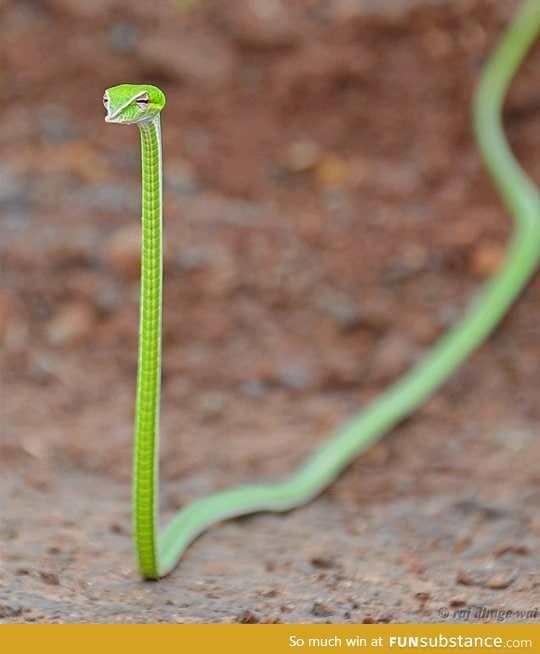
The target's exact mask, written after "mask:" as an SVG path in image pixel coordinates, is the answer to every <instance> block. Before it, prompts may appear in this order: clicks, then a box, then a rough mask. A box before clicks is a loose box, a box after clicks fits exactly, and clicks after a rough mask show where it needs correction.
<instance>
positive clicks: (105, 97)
mask: <svg viewBox="0 0 540 654" xmlns="http://www.w3.org/2000/svg"><path fill="white" fill-rule="evenodd" d="M108 102H109V98H108V97H107V94H106V93H105V95H104V96H103V104H104V105H105V106H107V103H108Z"/></svg>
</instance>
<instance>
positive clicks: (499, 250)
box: [469, 243, 506, 278]
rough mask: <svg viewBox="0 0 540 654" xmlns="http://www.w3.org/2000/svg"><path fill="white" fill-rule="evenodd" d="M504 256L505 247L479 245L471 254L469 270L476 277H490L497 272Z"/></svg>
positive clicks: (496, 244)
mask: <svg viewBox="0 0 540 654" xmlns="http://www.w3.org/2000/svg"><path fill="white" fill-rule="evenodd" d="M505 256H506V246H504V245H501V244H499V243H481V244H480V245H479V246H478V247H477V248H476V249H475V250H474V252H473V254H472V257H471V260H470V263H469V269H470V271H471V272H472V273H473V274H474V275H476V276H477V277H481V278H484V277H491V275H493V274H494V273H496V272H497V270H499V268H500V267H501V265H502V263H503V261H504V259H505Z"/></svg>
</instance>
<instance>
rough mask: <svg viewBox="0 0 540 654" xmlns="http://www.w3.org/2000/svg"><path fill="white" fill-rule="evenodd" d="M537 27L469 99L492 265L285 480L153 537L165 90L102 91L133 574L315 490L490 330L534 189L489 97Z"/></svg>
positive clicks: (520, 264)
mask: <svg viewBox="0 0 540 654" xmlns="http://www.w3.org/2000/svg"><path fill="white" fill-rule="evenodd" d="M539 32H540V3H539V2H538V0H527V1H526V2H525V3H524V5H523V8H522V10H521V12H520V13H519V14H518V16H517V17H516V19H515V21H514V23H513V24H512V26H511V27H510V28H509V29H508V32H507V33H506V35H505V36H504V38H503V40H502V42H501V44H500V46H499V48H498V49H497V51H496V52H495V54H494V55H493V57H492V59H491V61H490V62H489V64H488V66H487V68H486V71H485V74H484V76H483V79H482V81H481V84H480V86H479V89H478V92H477V95H476V98H475V107H474V126H475V134H476V138H477V142H478V146H479V148H480V151H481V152H482V154H483V156H484V160H485V162H486V165H487V167H488V169H489V170H490V173H491V175H492V177H493V179H494V181H495V183H496V184H497V186H498V188H499V190H500V192H501V194H502V196H503V198H504V200H505V202H506V204H507V206H508V208H509V209H510V211H511V212H512V214H513V216H514V222H515V228H514V232H513V236H512V239H511V242H510V245H509V248H508V253H507V257H506V260H505V262H504V265H503V267H502V268H501V269H500V271H499V272H498V273H497V274H496V275H495V276H494V277H493V278H492V279H491V280H490V281H489V282H488V283H487V284H486V286H485V287H484V289H483V291H482V293H481V294H480V295H479V296H478V297H477V298H476V300H475V301H474V302H473V303H472V305H471V307H470V308H469V310H468V312H467V313H466V314H465V316H464V317H463V318H462V320H461V321H460V322H459V323H458V324H457V325H456V326H455V327H454V328H453V329H452V330H451V331H450V332H448V333H447V334H446V335H445V336H444V337H443V338H442V339H441V340H440V341H439V342H438V343H437V344H436V345H435V346H434V347H433V348H432V349H431V350H430V351H429V353H428V354H427V355H426V356H425V357H424V359H423V360H422V361H420V362H419V363H418V364H417V365H416V366H415V367H413V368H412V369H411V370H410V371H409V372H408V373H407V374H405V375H404V376H403V377H402V378H401V379H399V380H398V381H397V382H396V383H395V384H393V385H392V386H390V388H389V389H388V390H387V391H385V392H384V393H383V394H381V395H380V396H379V398H378V399H376V400H375V401H374V402H373V403H372V404H371V405H369V406H368V407H367V408H365V409H364V410H363V411H362V412H361V413H359V414H358V415H357V416H354V417H353V418H352V419H350V420H349V422H348V423H347V424H346V425H345V426H344V427H342V428H341V429H338V430H337V431H336V432H335V434H333V435H332V436H331V437H330V438H329V440H327V441H326V442H325V443H323V444H322V445H321V446H320V447H319V448H318V449H317V450H316V451H315V452H314V453H313V454H312V455H311V456H310V457H308V458H307V460H306V461H305V462H304V463H303V464H302V465H301V466H300V467H299V468H298V469H297V470H296V471H295V472H294V473H293V474H292V475H291V476H290V477H289V478H287V479H285V480H283V481H280V482H277V483H274V484H256V485H252V486H242V487H239V488H233V489H230V490H224V491H221V492H218V493H214V494H212V495H209V496H207V497H203V498H201V499H199V500H196V501H195V502H193V503H192V504H190V505H188V506H186V507H185V508H184V509H182V510H181V511H179V512H178V514H177V515H176V516H175V517H174V518H173V519H172V520H171V521H170V522H169V524H168V525H166V527H165V529H164V531H163V533H162V535H161V537H160V538H159V540H158V539H157V516H158V507H157V501H158V500H157V497H158V470H157V461H158V431H159V430H158V420H159V386H160V359H161V352H160V349H161V307H162V297H161V294H162V229H161V221H162V216H161V213H162V209H161V207H162V198H161V186H162V184H161V174H162V173H161V168H162V167H161V142H160V133H159V112H160V111H161V109H162V108H163V106H164V104H165V98H164V96H163V94H162V93H161V91H159V89H156V88H155V87H152V86H147V85H127V84H126V85H121V86H119V87H114V88H112V89H109V90H108V91H106V93H105V98H104V101H105V104H106V107H107V110H108V115H107V118H106V120H108V122H121V123H129V124H133V123H136V124H138V125H139V128H140V131H141V144H142V166H143V168H142V171H143V172H142V198H143V215H142V223H143V239H142V271H141V321H140V347H139V373H138V381H137V402H136V405H137V406H136V428H135V466H134V530H135V543H136V551H137V557H138V562H139V570H140V573H141V576H142V577H143V578H145V579H157V578H159V577H161V576H163V575H166V574H168V573H169V572H170V571H171V570H172V569H173V568H174V567H175V566H176V564H177V563H178V560H179V559H180V557H181V556H182V554H183V552H184V551H185V549H186V548H187V547H188V545H189V544H190V543H191V542H192V541H193V540H194V539H195V538H196V537H197V536H198V535H199V534H200V533H201V532H202V531H204V530H205V529H206V528H207V527H208V526H209V525H211V524H213V523H215V522H217V521H220V520H224V519H226V518H231V517H234V516H240V515H246V514H249V513H254V512H257V511H264V510H268V511H285V510H288V509H291V508H294V507H297V506H300V505H302V504H304V503H306V502H307V501H309V500H310V499H312V498H313V497H315V496H316V495H318V494H319V493H320V492H321V491H322V490H324V489H325V488H326V487H327V486H328V485H329V484H330V483H331V482H332V481H333V480H334V479H335V478H336V477H337V476H338V475H339V474H340V473H341V472H342V471H343V469H344V468H345V467H347V466H348V465H349V464H350V463H351V461H352V460H353V459H354V458H355V457H356V456H357V455H358V454H359V453H360V452H362V451H363V450H365V449H366V448H367V447H369V446H370V445H371V444H372V443H373V442H374V441H376V440H378V439H379V438H381V437H382V436H383V435H384V434H385V433H386V432H387V431H388V430H389V429H391V428H392V427H393V426H395V425H396V424H397V423H399V422H400V421H401V420H403V419H404V418H405V417H406V416H408V415H409V414H410V413H411V412H412V411H413V410H414V409H415V408H416V407H418V405H419V404H420V403H421V402H423V401H424V400H425V399H426V398H427V397H428V396H429V395H431V394H432V393H433V392H434V391H435V390H436V389H437V388H439V386H440V385H441V384H442V383H443V382H444V381H445V380H446V379H448V377H449V376H450V375H451V374H452V372H453V371H454V370H455V369H456V368H457V367H458V366H459V365H460V364H461V363H462V362H463V361H464V359H465V358H466V357H467V356H468V355H469V354H470V353H471V352H472V350H474V349H475V348H476V347H477V346H478V345H480V344H481V343H482V342H483V341H484V340H485V339H486V337H487V336H488V335H489V333H490V332H491V331H492V330H493V329H494V328H495V326H496V325H497V323H498V322H499V321H500V319H501V318H502V316H503V315H504V314H505V313H506V311H507V310H508V307H509V306H510V305H511V304H512V302H513V301H514V300H515V298H516V297H517V295H518V294H519V292H520V291H521V289H522V288H523V287H524V285H525V284H526V283H527V281H528V280H529V278H530V277H531V275H532V274H533V273H534V271H535V270H536V268H537V266H538V262H539V259H540V195H539V193H538V190H537V188H536V187H535V186H534V184H533V183H532V182H531V180H530V179H529V178H528V177H527V176H526V174H525V173H524V172H523V170H522V169H521V168H520V167H519V165H518V163H517V162H516V160H515V159H514V157H513V155H512V153H511V151H510V149H509V146H508V144H507V142H506V140H505V138H504V133H503V130H502V125H501V107H502V103H503V101H504V96H505V93H506V90H507V88H508V85H509V83H510V81H511V79H512V77H513V75H514V74H515V71H516V69H517V68H518V66H519V64H520V62H521V61H522V59H523V57H524V56H525V54H526V52H527V51H528V49H529V48H530V47H531V45H532V43H533V42H534V39H535V38H536V37H537V36H538V34H539Z"/></svg>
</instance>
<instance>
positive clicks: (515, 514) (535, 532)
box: [0, 0, 540, 622]
mask: <svg viewBox="0 0 540 654" xmlns="http://www.w3.org/2000/svg"><path fill="white" fill-rule="evenodd" d="M519 4H520V3H519V2H514V1H512V2H499V1H495V0H454V1H450V0H385V1H376V0H296V1H294V2H293V1H284V0H229V1H227V2H219V1H217V0H199V1H196V0H191V1H187V0H184V1H180V0H178V1H177V2H175V1H174V0H170V1H164V0H162V1H159V2H150V1H147V0H144V1H139V2H132V1H128V0H94V1H93V2H84V1H83V0H16V1H15V0H3V1H2V2H0V12H1V18H2V34H1V52H2V61H1V68H2V76H1V81H0V84H1V91H2V103H1V112H2V118H1V121H0V125H1V127H0V129H1V135H0V138H1V148H2V165H1V169H0V206H1V210H2V259H3V271H2V278H1V290H0V338H1V344H2V359H3V363H2V375H3V387H2V430H3V435H2V442H1V443H2V444H1V465H2V472H3V474H2V479H3V481H2V493H3V503H2V504H3V508H2V512H3V513H4V515H5V519H4V521H3V527H2V536H3V539H4V543H3V546H2V552H3V556H2V558H3V559H4V562H5V564H6V571H7V574H6V575H5V577H4V581H3V582H1V583H2V584H3V586H0V594H1V593H3V595H0V599H1V598H3V603H1V604H0V618H2V619H4V620H5V621H48V622H51V621H52V622H55V621H56V622H66V621H68V622H81V621H82V622H88V621H113V622H114V621H128V622H129V621H143V622H144V621H159V620H163V621H167V622H177V621H180V622H184V621H187V622H190V621H191V622H217V621H244V622H256V621H266V622H280V621H281V622H299V621H304V622H314V621H315V622H319V621H322V622H324V621H331V622H343V621H353V622H362V621H367V622H369V621H372V622H373V621H395V622H397V621H402V622H403V621H410V620H437V619H440V618H438V617H437V607H438V606H440V605H449V606H458V607H459V606H464V605H471V604H474V603H475V602H476V603H481V604H484V605H486V606H496V605H497V606H498V605H499V604H500V603H501V601H503V603H504V605H505V606H508V607H509V608H511V609H527V608H533V607H532V606H530V605H531V604H532V602H533V599H534V596H533V589H534V583H533V581H532V579H533V577H532V572H533V570H534V569H535V567H536V570H537V569H538V561H537V560H536V561H535V558H534V552H535V551H536V553H538V551H539V548H537V547H536V545H537V540H538V536H539V534H540V523H539V522H538V517H537V514H536V518H535V513H534V507H535V506H536V505H537V503H538V499H539V496H538V481H539V477H538V471H537V467H536V466H535V464H534V462H535V461H537V460H538V455H539V452H538V442H537V440H536V441H535V440H534V436H535V435H538V431H539V425H540V409H539V407H538V401H537V400H538V397H537V389H538V387H540V367H539V365H538V350H539V342H538V322H539V313H538V306H539V302H540V285H539V283H538V281H539V280H538V279H536V280H534V281H533V283H532V284H531V285H530V286H529V288H528V289H527V291H526V292H525V294H524V295H523V297H522V298H521V299H520V301H519V302H518V304H517V305H516V307H515V308H514V309H513V310H512V311H511V313H510V314H509V316H508V317H507V318H506V319H505V321H504V323H503V325H502V326H501V327H500V328H499V329H498V331H497V332H496V334H495V335H494V336H493V338H492V339H491V340H490V341H489V343H488V344H486V345H485V346H484V347H482V348H481V349H480V351H479V352H478V353H476V354H475V355H474V356H473V357H472V359H471V360H470V361H469V362H468V363H467V364H466V365H465V366H464V367H463V368H462V369H461V370H460V371H459V372H458V373H457V374H456V375H455V376H454V377H453V379H452V380H451V381H450V382H449V383H448V384H446V386H445V387H444V389H443V390H442V391H441V392H439V393H438V394H437V395H436V396H435V397H434V398H433V399H431V400H430V401H429V402H428V403H426V404H425V405H424V407H423V408H422V409H421V410H420V411H418V412H417V413H416V414H415V416H414V417H413V418H411V419H410V420H408V421H407V422H406V423H405V424H404V425H402V426H401V427H400V428H398V429H396V430H394V432H393V433H392V434H391V435H389V436H388V438H386V439H385V440H383V441H382V442H381V443H380V444H379V445H377V446H375V447H374V448H373V449H372V450H371V451H370V452H368V453H367V454H366V455H364V456H363V457H362V458H361V459H360V460H359V461H357V462H356V463H354V464H353V465H352V466H351V468H350V469H349V470H348V471H347V473H346V474H345V475H344V476H343V477H342V478H341V479H340V480H339V481H338V482H337V483H336V484H335V485H334V486H333V487H332V489H330V490H329V491H328V492H327V493H325V494H324V496H323V497H322V498H321V499H320V500H318V501H317V502H316V503H315V504H313V505H311V506H310V507H307V508H305V509H302V510H301V511H298V512H294V513H292V514H290V515H287V516H281V517H274V516H258V517H255V518H252V519H249V520H244V521H237V522H234V523H231V524H227V525H224V526H222V527H220V528H219V529H216V530H212V531H211V532H210V533H209V534H207V535H206V536H204V538H202V539H201V540H199V541H198V542H197V543H196V544H195V545H194V546H193V548H192V550H191V551H190V552H189V553H188V555H187V557H186V560H185V562H184V564H183V565H182V567H181V569H180V570H179V572H178V573H177V574H176V575H173V576H172V577H170V578H169V579H167V580H166V581H164V582H160V585H159V594H158V591H157V590H156V588H157V587H156V586H155V585H154V586H148V585H141V584H140V583H139V582H138V581H137V579H136V575H135V572H134V562H133V557H132V555H131V549H130V540H129V539H130V536H129V524H130V507H129V501H130V500H129V492H130V490H129V479H130V471H131V440H132V414H133V405H134V400H133V395H134V385H135V373H136V347H137V328H138V318H137V315H138V286H139V285H138V274H139V229H140V225H139V222H140V221H139V216H140V208H139V207H140V197H139V194H140V179H139V176H140V171H139V157H140V153H139V142H138V134H137V130H136V129H135V128H128V127H120V126H116V125H106V124H105V123H104V122H103V116H104V110H103V107H102V104H101V98H102V94H103V91H104V89H105V88H107V87H109V86H113V85H115V84H119V83H123V82H132V83H138V82H146V83H152V84H156V85H158V86H160V87H161V88H162V89H163V90H164V91H165V93H166V94H167V97H168V104H167V107H166V109H165V110H164V112H163V115H162V119H163V138H164V168H165V230H166V231H165V260H166V263H165V268H166V270H165V305H164V312H165V315H164V361H163V397H162V431H163V442H162V475H163V484H162V486H163V488H162V495H163V508H164V511H165V513H170V512H171V511H173V510H174V509H176V508H178V507H179V506H181V505H183V504H184V503H186V502H187V501H189V500H191V499H193V498H195V497H198V496H200V495H201V494H203V493H206V492H209V491H211V490H214V489H217V488H222V487H224V486H228V485H230V484H232V483H237V482H245V481H248V480H262V479H274V478H277V477H279V476H283V475H285V474H286V473H287V472H289V471H291V470H292V469H293V467H294V466H295V465H296V464H297V463H298V462H299V461H300V460H301V459H302V457H304V456H305V455H306V454H307V453H308V452H311V451H312V449H313V448H314V446H315V445H316V444H317V443H318V442H320V441H322V440H323V439H325V438H326V437H327V436H328V434H329V433H330V432H331V430H332V429H333V428H334V427H335V426H337V425H338V424H339V423H340V422H341V421H342V420H343V419H344V418H346V417H347V416H348V415H350V414H351V412H353V411H355V410H357V409H359V408H360V407H361V406H363V405H364V404H365V403H366V402H368V401H369V400H370V399H371V398H373V397H374V396H375V395H377V393H379V392H380V391H381V389H383V388H384V387H385V386H387V385H388V384H389V383H390V382H391V381H392V380H394V379H395V378H397V376H399V375H400V374H401V373H402V372H403V371H404V370H405V369H406V368H407V367H408V366H409V365H410V364H411V363H412V362H414V361H415V360H416V359H417V358H418V357H420V356H421V355H422V354H423V353H424V352H425V351H426V349H427V348H429V346H430V345H431V344H432V343H433V342H434V341H435V340H436V339H437V337H438V336H439V335H441V334H442V333H443V332H444V331H446V330H447V329H448V328H449V327H450V326H451V325H452V324H454V323H455V321H456V320H457V319H458V317H459V316H460V315H461V313H462V311H463V308H464V307H465V306H466V305H467V303H468V301H469V300H470V299H471V298H472V297H473V296H474V294H475V293H476V292H477V290H478V289H479V288H480V286H481V284H482V282H483V281H484V280H485V279H486V278H487V277H489V276H490V275H491V274H492V273H493V272H494V271H495V270H496V269H497V267H498V266H499V265H500V263H501V261H502V258H503V256H504V251H505V247H506V241H507V238H508V235H509V233H510V230H511V221H510V219H509V216H508V213H507V211H506V209H505V208H504V207H503V205H502V203H501V201H500V199H499V198H498V196H497V194H496V192H495V191H494V189H493V188H492V186H491V184H490V182H489V180H488V179H487V177H486V175H485V172H484V169H483V167H482V164H481V162H480V160H479V158H478V155H477V153H476V151H475V148H474V143H473V139H472V135H471V129H470V104H471V95H472V91H473V88H474V83H475V82H476V80H477V79H478V75H479V73H480V71H481V69H482V67H483V65H484V63H485V62H486V60H487V57H488V55H489V52H490V50H491V48H492V47H493V45H494V44H495V42H496V40H497V38H498V36H499V35H500V34H501V32H502V30H503V28H504V26H505V25H506V24H507V23H508V21H509V20H510V18H511V16H512V15H513V14H514V12H515V10H516V9H517V7H518V6H519ZM539 64H540V51H539V50H538V47H537V48H536V49H535V51H534V52H533V53H532V54H531V56H530V57H529V59H528V60H527V62H526V64H525V65H524V66H523V68H522V70H521V71H520V73H519V76H518V78H517V79H516V81H515V83H514V84H513V87H512V91H511V95H510V98H509V101H508V103H507V107H506V113H505V121H506V127H507V131H508V136H509V139H510V141H511V143H512V147H513V148H514V149H515V151H516V152H517V154H518V156H519V159H520V161H521V162H522V163H523V165H524V167H525V168H526V169H527V171H528V172H529V174H530V175H531V176H532V177H533V178H534V179H535V180H536V182H537V183H538V182H540V156H539V147H540V95H539V89H540V65H539ZM535 544H536V545H535ZM535 547H536V550H535ZM182 598H183V599H182ZM452 601H453V602H454V605H452ZM514 621H519V620H518V619H517V618H516V619H515V620H514Z"/></svg>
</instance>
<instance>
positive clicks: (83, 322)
mask: <svg viewBox="0 0 540 654" xmlns="http://www.w3.org/2000/svg"><path fill="white" fill-rule="evenodd" d="M95 324H96V315H95V313H94V310H93V308H92V306H91V304H90V303H88V302H81V301H73V302H69V303H67V304H64V305H63V306H62V307H60V309H59V310H58V311H57V313H56V314H55V315H54V317H53V318H52V320H51V321H50V322H49V324H48V325H47V336H48V339H49V341H50V342H51V343H52V344H53V345H67V346H72V345H80V344H81V343H85V342H88V341H89V340H90V339H91V337H92V333H93V331H94V327H95Z"/></svg>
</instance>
